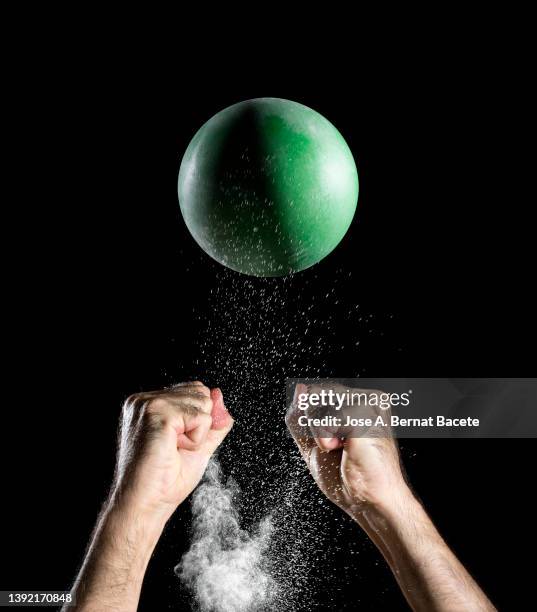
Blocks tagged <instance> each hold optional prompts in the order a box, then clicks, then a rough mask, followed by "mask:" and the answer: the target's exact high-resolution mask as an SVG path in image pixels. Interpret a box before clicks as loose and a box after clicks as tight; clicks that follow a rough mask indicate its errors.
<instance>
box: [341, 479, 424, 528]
mask: <svg viewBox="0 0 537 612" xmlns="http://www.w3.org/2000/svg"><path fill="white" fill-rule="evenodd" d="M416 506H419V507H421V506H420V504H419V502H418V500H417V499H416V497H415V496H414V494H413V493H412V491H411V489H410V488H409V486H408V485H407V484H406V482H404V481H402V482H401V483H400V484H399V485H398V486H395V487H392V488H391V489H390V490H389V491H386V492H384V493H382V494H380V495H375V497H371V498H369V499H368V501H367V502H365V503H364V502H363V501H362V500H357V501H356V502H355V503H353V504H351V507H350V508H349V511H348V513H349V514H350V515H351V517H352V518H354V520H356V521H357V522H358V523H360V524H362V523H363V522H364V521H369V522H379V523H382V524H385V523H386V522H387V521H389V522H392V521H394V522H397V521H398V520H400V518H401V514H406V513H408V511H409V509H411V508H415V507H416ZM362 526H363V525H362Z"/></svg>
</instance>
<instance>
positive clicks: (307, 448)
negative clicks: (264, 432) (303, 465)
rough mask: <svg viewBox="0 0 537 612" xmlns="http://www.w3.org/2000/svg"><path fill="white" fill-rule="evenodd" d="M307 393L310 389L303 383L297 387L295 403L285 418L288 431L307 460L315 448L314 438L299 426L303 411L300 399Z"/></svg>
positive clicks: (294, 397)
mask: <svg viewBox="0 0 537 612" xmlns="http://www.w3.org/2000/svg"><path fill="white" fill-rule="evenodd" d="M307 393H308V388H307V387H306V385H304V384H302V383H299V384H297V386H296V387H295V393H294V396H293V402H292V404H291V406H290V407H289V410H288V412H287V415H286V417H285V423H286V425H287V429H288V430H289V432H290V434H291V435H292V436H293V439H294V440H295V442H296V444H297V446H298V449H299V450H300V452H301V453H302V455H303V456H304V458H306V459H308V458H309V454H310V452H311V449H312V448H313V447H314V446H315V441H314V440H313V438H311V437H310V436H308V435H307V434H306V433H305V428H304V427H301V426H300V425H299V421H298V419H299V417H300V416H301V414H302V411H300V410H299V409H298V398H299V396H300V395H302V394H307Z"/></svg>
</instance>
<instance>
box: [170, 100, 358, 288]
mask: <svg viewBox="0 0 537 612" xmlns="http://www.w3.org/2000/svg"><path fill="white" fill-rule="evenodd" d="M357 201H358V173H357V171H356V164H355V163H354V159H353V157H352V153H351V151H350V149H349V147H348V146H347V143H346V142H345V140H344V139H343V137H342V136H341V134H340V133H339V132H338V131H337V130H336V128H335V127H334V126H333V125H332V124H331V123H330V122H329V121H328V120H326V119H325V118H324V117H323V116H322V115H320V114H319V113H317V112H315V111H314V110H312V109H311V108H308V107H307V106H303V105H302V104H298V103H297V102H291V101H289V100H281V99H279V98H257V99H255V100H246V101H244V102H239V103H238V104H234V105H233V106H230V107H228V108H226V109H224V110H223V111H221V112H219V113H217V114H216V115H214V117H212V118H211V119H209V121H207V123H205V124H204V125H203V126H202V127H201V128H200V129H199V131H198V132H197V133H196V135H195V136H194V138H193V139H192V141H191V142H190V144H189V145H188V148H187V150H186V152H185V155H184V157H183V160H182V162H181V168H180V170H179V202H180V205H181V212H182V214H183V217H184V219H185V222H186V225H187V227H188V229H189V230H190V233H191V234H192V236H193V237H194V239H195V240H196V242H197V243H198V244H199V245H200V246H201V248H202V249H203V250H204V251H205V252H206V253H208V254H209V255H210V256H211V257H213V258H214V259H216V261H218V262H220V263H221V264H223V265H224V266H227V267H229V268H231V269H233V270H236V271H238V272H242V273H244V274H250V275H253V276H283V275H285V274H289V273H291V272H298V271H299V270H304V269H306V268H309V267H310V266H312V265H313V264H315V263H317V262H318V261H320V260H321V259H323V257H326V255H328V253H330V252H331V251H332V250H333V249H334V248H335V247H336V246H337V245H338V244H339V242H340V241H341V239H342V238H343V236H344V235H345V233H346V232H347V229H348V228H349V225H350V224H351V221H352V218H353V216H354V213H355V210H356V204H357Z"/></svg>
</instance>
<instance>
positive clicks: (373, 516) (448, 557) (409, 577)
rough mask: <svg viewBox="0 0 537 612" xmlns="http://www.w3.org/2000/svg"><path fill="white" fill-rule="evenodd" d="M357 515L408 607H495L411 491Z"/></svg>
mask: <svg viewBox="0 0 537 612" xmlns="http://www.w3.org/2000/svg"><path fill="white" fill-rule="evenodd" d="M356 519H357V520H358V522H359V523H360V525H361V526H362V527H363V528H364V530H365V531H366V532H367V533H368V535H369V536H370V537H371V539H372V540H373V542H374V543H375V544H376V545H377V547H378V548H379V549H380V551H381V552H382V554H383V555H384V557H385V558H386V561H387V562H388V564H389V565H390V567H391V569H392V571H393V573H394V576H395V578H396V579H397V581H398V583H399V586H400V587H401V590H402V591H403V594H404V595H405V597H406V599H407V600H408V602H409V604H410V606H411V607H412V608H413V610H416V611H419V612H421V611H427V612H431V611H435V612H455V611H461V612H462V611H464V612H468V611H472V612H473V611H476V612H477V611H491V610H494V609H495V608H494V606H493V605H492V604H491V603H490V601H489V600H488V598H487V597H486V595H485V594H484V593H483V591H482V590H481V589H480V588H479V586H478V585H477V584H476V582H475V581H474V580H473V578H472V577H471V576H470V574H468V572H467V571H466V570H465V568H464V567H463V565H462V564H461V563H460V562H459V561H458V559H457V558H456V557H455V555H454V554H453V553H452V552H451V550H450V549H449V548H448V546H447V545H446V543H445V542H444V541H443V539H442V538H441V536H440V534H439V533H438V531H437V530H436V528H435V527H434V525H433V523H432V521H431V520H430V518H429V517H428V516H427V514H426V512H425V510H424V509H423V507H422V506H421V504H420V503H419V502H418V501H417V500H416V498H415V497H414V496H413V495H412V493H411V492H410V491H405V492H403V493H401V495H399V496H398V497H397V498H396V499H395V500H392V501H391V502H390V503H386V504H379V505H377V506H376V507H374V508H370V509H368V510H365V511H363V512H361V513H360V515H359V516H357V517H356Z"/></svg>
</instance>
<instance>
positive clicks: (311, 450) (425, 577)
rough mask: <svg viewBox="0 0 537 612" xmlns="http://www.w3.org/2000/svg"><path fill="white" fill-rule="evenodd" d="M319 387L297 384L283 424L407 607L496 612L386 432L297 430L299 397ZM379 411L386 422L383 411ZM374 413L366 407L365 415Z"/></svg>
mask: <svg viewBox="0 0 537 612" xmlns="http://www.w3.org/2000/svg"><path fill="white" fill-rule="evenodd" d="M336 387H337V386H336V385H330V389H332V390H334V391H340V392H341V391H346V389H344V388H343V387H341V388H336ZM319 390H320V387H316V386H306V385H297V387H296V389H295V399H294V401H293V405H292V406H291V407H290V410H289V412H288V415H287V419H286V421H287V426H288V427H289V430H290V432H291V434H292V435H293V437H294V439H295V441H296V443H297V445H298V448H299V450H300V452H301V454H302V456H303V458H304V460H305V461H306V464H307V466H308V468H309V470H310V472H311V474H312V476H313V478H314V479H315V482H316V483H317V484H318V486H319V488H320V489H321V491H322V492H323V493H324V494H325V495H326V496H327V497H328V498H329V499H330V500H331V501H333V502H334V503H336V504H337V505H338V506H339V507H340V508H342V509H343V510H344V511H345V512H347V513H348V514H349V515H350V516H351V517H352V518H354V519H355V520H356V522H358V523H359V524H360V526H361V527H362V528H363V529H364V531H365V532H366V533H367V534H368V536H369V537H370V538H371V540H372V541H373V542H374V543H375V545H376V546H377V547H378V548H379V550H380V552H381V553H382V554H383V555H384V557H385V559H386V561H387V563H388V564H389V565H390V567H391V569H392V571H393V573H394V576H395V578H396V580H397V581H398V583H399V586H400V587H401V590H402V592H403V594H404V595H405V597H406V598H407V600H408V603H409V604H410V605H411V607H412V608H413V609H414V610H419V611H423V612H431V611H437V612H477V611H484V612H485V611H488V612H490V611H491V610H494V609H495V608H494V607H493V606H492V604H491V603H490V601H489V600H488V599H487V597H486V595H485V594H484V593H483V591H482V590H481V589H480V588H479V586H478V585H477V584H476V583H475V582H474V580H473V579H472V577H471V576H470V575H469V574H468V572H467V571H466V569H465V568H464V567H463V566H462V565H461V563H460V562H459V561H458V559H457V558H456V557H455V555H454V554H453V553H452V552H451V550H450V549H449V548H448V547H447V545H446V543H445V542H444V541H443V540H442V538H441V537H440V535H439V534H438V532H437V530H436V529H435V527H434V525H433V523H432V522H431V520H430V519H429V517H428V516H427V514H426V513H425V511H424V509H423V508H422V506H421V504H420V503H419V502H418V501H417V500H416V498H415V497H414V495H413V494H412V492H411V490H410V488H409V487H408V485H407V484H406V481H405V478H404V477H403V472H402V469H401V464H400V461H399V452H398V447H397V444H396V442H395V440H394V438H393V436H392V435H391V432H390V430H389V428H386V429H385V428H384V427H381V428H375V427H372V428H370V429H369V430H368V431H365V432H362V436H361V437H351V436H346V435H345V434H346V433H347V434H348V433H349V432H346V431H345V429H338V428H332V429H331V428H322V429H313V430H310V431H309V432H308V431H307V430H306V428H305V427H304V426H301V425H299V416H300V411H299V409H298V402H297V399H298V397H299V395H301V394H306V395H309V394H311V393H318V392H319ZM350 391H351V392H355V393H360V394H368V395H373V394H380V393H381V392H380V391H372V390H363V389H352V390H350ZM384 412H385V417H386V420H388V419H389V414H390V411H389V408H388V409H387V410H386V411H384ZM379 413H380V409H378V408H375V407H372V408H371V415H370V416H371V417H373V418H374V417H376V416H378V414H379ZM373 422H374V420H373Z"/></svg>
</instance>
